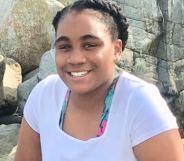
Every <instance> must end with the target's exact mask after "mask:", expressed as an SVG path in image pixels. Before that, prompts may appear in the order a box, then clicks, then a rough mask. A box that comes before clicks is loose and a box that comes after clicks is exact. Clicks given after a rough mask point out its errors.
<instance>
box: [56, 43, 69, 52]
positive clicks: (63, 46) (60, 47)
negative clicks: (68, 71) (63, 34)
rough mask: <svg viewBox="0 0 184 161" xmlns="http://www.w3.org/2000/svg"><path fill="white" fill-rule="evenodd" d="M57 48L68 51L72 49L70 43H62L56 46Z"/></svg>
mask: <svg viewBox="0 0 184 161" xmlns="http://www.w3.org/2000/svg"><path fill="white" fill-rule="evenodd" d="M56 48H57V49H59V50H63V51H67V50H69V49H71V48H72V47H71V45H70V44H60V45H58V46H56Z"/></svg>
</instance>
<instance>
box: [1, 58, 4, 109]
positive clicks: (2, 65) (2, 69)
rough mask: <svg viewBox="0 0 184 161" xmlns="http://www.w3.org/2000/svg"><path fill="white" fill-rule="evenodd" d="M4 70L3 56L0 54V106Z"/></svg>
mask: <svg viewBox="0 0 184 161" xmlns="http://www.w3.org/2000/svg"><path fill="white" fill-rule="evenodd" d="M4 71H5V62H4V57H3V56H2V55H0V108H1V105H3V98H4V89H3V77H4Z"/></svg>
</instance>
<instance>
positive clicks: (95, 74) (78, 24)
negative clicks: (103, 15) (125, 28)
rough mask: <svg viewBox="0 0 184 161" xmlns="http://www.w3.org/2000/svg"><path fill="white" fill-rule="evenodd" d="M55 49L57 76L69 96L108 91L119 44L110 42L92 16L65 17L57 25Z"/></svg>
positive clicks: (91, 13)
mask: <svg viewBox="0 0 184 161" xmlns="http://www.w3.org/2000/svg"><path fill="white" fill-rule="evenodd" d="M55 47H56V66H57V71H58V74H59V76H60V77H61V79H62V80H63V81H64V82H65V84H66V85H67V86H68V87H69V89H70V90H71V92H74V93H76V94H89V93H91V92H98V90H101V89H104V90H106V89H107V88H108V87H109V85H110V84H111V82H112V80H113V77H114V61H115V60H116V59H117V58H118V57H119V56H120V54H121V49H122V43H121V41H120V40H115V41H112V39H111V35H110V31H108V28H107V26H106V25H105V24H104V23H103V22H101V21H100V19H99V18H97V17H96V16H95V15H94V14H93V12H91V11H90V10H84V11H82V12H80V13H77V12H75V11H71V12H69V13H67V14H66V15H65V16H64V18H63V19H62V20H60V22H59V25H58V29H57V34H56V44H55Z"/></svg>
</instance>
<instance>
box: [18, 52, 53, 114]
mask: <svg viewBox="0 0 184 161" xmlns="http://www.w3.org/2000/svg"><path fill="white" fill-rule="evenodd" d="M50 74H56V66H55V50H54V49H51V50H50V51H47V52H46V53H44V54H43V56H42V58H41V62H40V65H39V71H38V73H37V74H36V75H35V76H34V77H32V78H31V79H29V80H27V81H25V82H23V83H22V84H20V86H19V87H18V107H19V113H20V114H22V111H23V108H24V105H25V103H26V100H27V98H28V96H29V94H30V93H31V91H32V89H33V88H34V86H35V85H36V84H37V83H38V82H39V81H41V80H43V79H44V78H46V77H47V76H48V75H50Z"/></svg>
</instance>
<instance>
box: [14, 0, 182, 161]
mask: <svg viewBox="0 0 184 161" xmlns="http://www.w3.org/2000/svg"><path fill="white" fill-rule="evenodd" d="M53 25H54V28H55V31H56V41H55V48H56V66H57V72H58V75H53V76H49V77H48V78H46V79H45V80H43V81H41V82H40V83H39V84H38V85H37V86H36V87H35V88H34V90H33V92H32V93H31V95H30V97H29V99H28V101H27V103H26V107H25V109H24V119H23V121H22V126H21V130H20V136H19V142H18V149H17V153H16V157H15V161H40V160H43V161H51V160H54V161H76V160H80V161H94V160H99V161H184V155H183V154H184V153H183V149H182V145H181V139H180V136H179V133H178V129H177V124H176V121H175V118H174V116H173V115H172V113H171V112H170V110H169V108H168V107H167V105H166V102H165V101H164V100H163V98H162V97H161V95H160V93H159V91H158V89H157V88H156V87H155V86H154V85H152V84H149V83H147V82H145V81H143V80H141V79H139V78H137V77H135V76H133V75H131V74H129V73H127V72H125V71H123V72H122V73H121V74H120V75H119V76H118V77H115V70H114V67H115V62H116V61H117V60H118V59H119V57H120V56H121V54H122V51H123V50H124V47H125V44H126V41H127V38H128V32H127V28H128V24H127V21H126V18H125V17H124V16H123V15H122V13H121V10H120V8H119V7H117V6H116V5H114V4H111V3H110V2H109V1H105V0H78V1H76V2H74V3H73V4H71V5H69V6H67V7H66V8H64V9H63V10H62V11H59V12H58V13H57V15H56V16H55V18H54V20H53ZM150 91H151V92H150ZM153 96H154V97H153Z"/></svg>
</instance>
